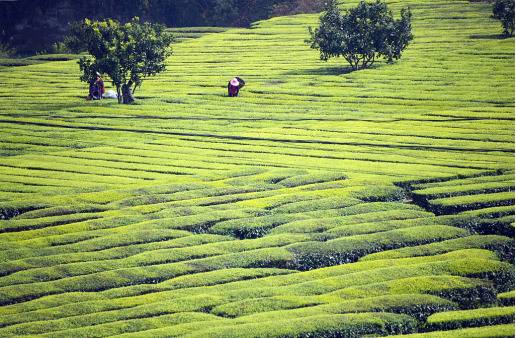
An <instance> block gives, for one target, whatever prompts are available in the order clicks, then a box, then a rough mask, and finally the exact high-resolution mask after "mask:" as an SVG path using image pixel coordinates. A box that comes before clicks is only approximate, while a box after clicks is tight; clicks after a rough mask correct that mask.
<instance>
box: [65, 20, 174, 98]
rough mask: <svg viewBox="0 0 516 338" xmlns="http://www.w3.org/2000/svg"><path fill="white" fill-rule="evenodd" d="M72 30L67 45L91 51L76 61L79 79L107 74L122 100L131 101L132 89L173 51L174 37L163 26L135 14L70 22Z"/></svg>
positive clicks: (161, 67)
mask: <svg viewBox="0 0 516 338" xmlns="http://www.w3.org/2000/svg"><path fill="white" fill-rule="evenodd" d="M71 32H72V33H71V35H70V36H69V37H68V38H67V39H66V43H67V45H68V46H69V48H70V49H72V50H82V49H85V50H87V51H88V53H89V54H90V56H85V57H82V58H81V59H80V60H79V67H80V69H81V71H82V76H81V81H84V82H90V81H92V79H94V78H95V74H96V73H97V72H99V73H103V74H108V75H109V77H110V79H111V81H112V83H113V85H114V86H116V88H117V92H118V98H119V102H123V103H131V102H132V101H133V100H134V99H133V97H132V94H133V92H134V90H135V89H136V88H137V87H138V86H140V85H141V84H142V82H143V80H144V79H145V78H146V77H148V76H153V75H156V74H158V73H160V72H162V71H163V70H165V59H166V58H167V57H168V56H170V55H171V54H172V49H171V47H170V44H171V43H172V41H173V38H172V36H171V35H170V34H168V33H166V31H165V27H164V26H163V25H159V24H152V23H148V22H145V23H141V22H140V19H139V18H137V17H136V18H133V19H132V20H131V21H129V22H128V23H125V24H121V23H119V22H118V21H116V20H113V19H108V20H104V21H92V20H89V19H85V20H84V21H82V22H79V23H76V24H74V25H72V29H71Z"/></svg>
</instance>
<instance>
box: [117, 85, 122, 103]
mask: <svg viewBox="0 0 516 338" xmlns="http://www.w3.org/2000/svg"><path fill="white" fill-rule="evenodd" d="M116 98H117V99H118V103H122V91H121V90H120V86H118V85H117V86H116Z"/></svg>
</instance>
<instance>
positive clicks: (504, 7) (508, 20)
mask: <svg viewBox="0 0 516 338" xmlns="http://www.w3.org/2000/svg"><path fill="white" fill-rule="evenodd" d="M493 17H494V18H495V19H498V20H500V21H501V22H502V26H503V34H505V35H506V36H514V0H496V1H495V2H494V4H493Z"/></svg>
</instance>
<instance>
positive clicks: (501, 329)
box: [389, 324, 514, 338]
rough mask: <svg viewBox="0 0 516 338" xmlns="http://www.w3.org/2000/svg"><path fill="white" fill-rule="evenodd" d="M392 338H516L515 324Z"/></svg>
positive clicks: (392, 337) (391, 337)
mask: <svg viewBox="0 0 516 338" xmlns="http://www.w3.org/2000/svg"><path fill="white" fill-rule="evenodd" d="M389 337H390V338H394V337H397V338H448V337H457V338H485V337H491V338H507V337H514V324H501V325H493V326H481V327H475V328H467V329H457V330H449V331H434V332H427V333H415V334H409V335H402V336H401V335H400V336H389Z"/></svg>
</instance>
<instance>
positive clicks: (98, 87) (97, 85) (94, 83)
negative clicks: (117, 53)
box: [88, 73, 105, 100]
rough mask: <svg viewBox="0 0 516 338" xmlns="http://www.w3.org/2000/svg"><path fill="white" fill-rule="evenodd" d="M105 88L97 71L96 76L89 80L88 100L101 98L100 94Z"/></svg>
mask: <svg viewBox="0 0 516 338" xmlns="http://www.w3.org/2000/svg"><path fill="white" fill-rule="evenodd" d="M104 92H105V88H104V81H103V80H102V77H101V76H100V74H99V73H97V76H96V77H95V79H92V80H91V81H90V93H89V95H88V99H89V100H100V99H102V96H103V95H104Z"/></svg>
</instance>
